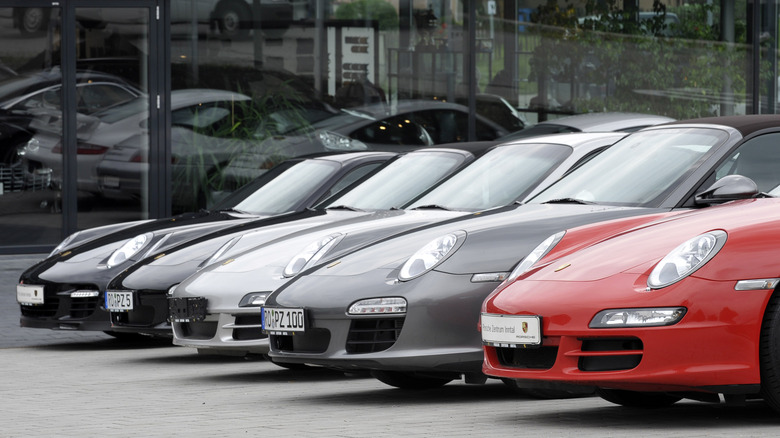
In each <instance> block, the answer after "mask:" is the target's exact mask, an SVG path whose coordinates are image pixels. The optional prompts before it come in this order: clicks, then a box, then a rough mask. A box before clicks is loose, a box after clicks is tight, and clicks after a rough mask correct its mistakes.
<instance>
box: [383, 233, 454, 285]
mask: <svg viewBox="0 0 780 438" xmlns="http://www.w3.org/2000/svg"><path fill="white" fill-rule="evenodd" d="M463 237H465V235H464V236H463ZM457 243H458V236H457V235H455V234H447V235H444V236H441V237H438V238H436V239H434V240H432V241H430V242H428V244H426V245H425V246H423V247H422V248H420V250H419V251H417V252H416V253H414V255H412V256H411V257H410V258H409V260H407V261H406V263H404V265H403V266H402V267H401V272H399V273H398V279H399V280H401V281H407V280H411V279H413V278H415V277H419V276H420V275H422V274H425V273H426V272H428V271H430V270H431V269H433V268H435V267H436V265H438V264H439V263H441V262H443V261H444V260H445V259H446V258H447V257H448V256H449V255H450V254H451V253H452V252H453V250H454V249H455V247H456V244H457Z"/></svg>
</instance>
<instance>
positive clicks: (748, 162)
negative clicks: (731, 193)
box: [715, 134, 780, 192]
mask: <svg viewBox="0 0 780 438" xmlns="http://www.w3.org/2000/svg"><path fill="white" fill-rule="evenodd" d="M734 174H736V175H742V176H746V177H748V178H750V179H752V180H753V181H755V183H756V184H757V185H758V190H760V191H762V192H769V191H771V190H772V189H774V188H775V187H778V186H780V134H765V135H761V136H758V137H755V138H753V139H750V140H748V141H747V142H745V143H744V144H742V146H740V147H739V148H738V149H737V150H736V151H734V153H732V155H731V156H730V157H729V158H728V159H727V160H726V161H725V162H723V163H722V164H721V165H720V166H719V167H718V169H717V170H716V171H715V176H716V178H717V179H720V178H723V177H724V176H726V175H734Z"/></svg>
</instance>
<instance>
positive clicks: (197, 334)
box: [180, 321, 217, 339]
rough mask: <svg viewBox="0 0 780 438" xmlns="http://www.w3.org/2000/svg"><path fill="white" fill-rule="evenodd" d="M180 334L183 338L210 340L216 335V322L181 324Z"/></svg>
mask: <svg viewBox="0 0 780 438" xmlns="http://www.w3.org/2000/svg"><path fill="white" fill-rule="evenodd" d="M180 327H181V332H182V335H183V337H184V338H190V339H212V338H213V337H214V335H216V334H217V322H216V321H209V322H204V321H200V322H183V323H181V326H180Z"/></svg>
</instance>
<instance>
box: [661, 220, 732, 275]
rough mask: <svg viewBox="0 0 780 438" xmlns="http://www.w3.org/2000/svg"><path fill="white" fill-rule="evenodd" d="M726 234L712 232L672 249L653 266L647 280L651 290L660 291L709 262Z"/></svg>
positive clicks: (724, 239)
mask: <svg viewBox="0 0 780 438" xmlns="http://www.w3.org/2000/svg"><path fill="white" fill-rule="evenodd" d="M726 236H727V235H726V232H725V231H722V230H714V231H710V232H707V233H704V234H701V235H699V236H696V237H694V238H693V239H690V240H687V241H686V242H684V243H683V244H682V245H680V246H678V247H677V248H675V249H673V250H672V251H671V252H670V253H669V254H667V255H666V257H664V258H663V259H661V261H660V262H659V263H658V264H657V265H656V266H655V268H654V269H653V271H652V272H651V273H650V277H648V279H647V286H648V287H650V288H651V289H661V288H663V287H666V286H669V285H670V284H674V283H676V282H678V281H680V280H682V279H683V278H685V277H687V276H689V275H691V274H693V273H694V272H696V270H697V269H699V268H701V267H702V266H704V265H705V264H706V263H707V262H708V261H710V260H711V259H712V258H713V257H715V254H717V253H718V251H720V249H721V248H723V245H724V244H725V243H726Z"/></svg>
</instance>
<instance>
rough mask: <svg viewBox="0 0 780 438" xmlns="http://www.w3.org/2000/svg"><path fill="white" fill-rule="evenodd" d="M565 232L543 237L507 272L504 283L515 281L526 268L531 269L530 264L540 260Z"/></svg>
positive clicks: (526, 270)
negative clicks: (510, 271)
mask: <svg viewBox="0 0 780 438" xmlns="http://www.w3.org/2000/svg"><path fill="white" fill-rule="evenodd" d="M565 234H566V232H565V231H561V232H558V233H555V234H553V235H552V236H550V237H548V238H546V239H544V241H543V242H542V243H540V244H539V245H537V246H536V248H534V249H533V250H532V251H531V252H530V253H529V254H528V255H527V256H525V258H524V259H523V260H522V261H521V262H520V263H519V264H518V265H517V266H516V267H515V269H513V270H512V273H511V274H509V277H507V279H506V280H504V281H505V282H506V283H511V282H513V281H515V279H516V278H517V277H519V276H521V275H523V274H525V273H526V272H528V270H529V269H531V266H533V265H534V264H535V263H536V262H538V261H539V260H541V259H542V257H544V256H546V255H547V254H548V253H549V252H550V251H551V250H552V249H553V248H555V245H557V244H558V242H560V241H561V239H563V236H564V235H565Z"/></svg>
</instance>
